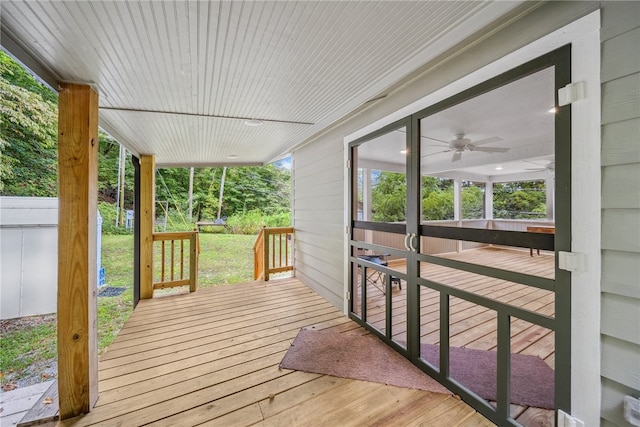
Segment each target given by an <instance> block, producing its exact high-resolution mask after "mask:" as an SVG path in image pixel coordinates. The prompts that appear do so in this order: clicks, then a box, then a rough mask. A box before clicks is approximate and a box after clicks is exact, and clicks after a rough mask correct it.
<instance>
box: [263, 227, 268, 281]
mask: <svg viewBox="0 0 640 427" xmlns="http://www.w3.org/2000/svg"><path fill="white" fill-rule="evenodd" d="M263 230H264V236H263V240H262V241H263V251H262V252H263V256H264V258H263V259H262V271H263V272H264V274H263V276H264V281H265V282H268V281H269V230H268V229H267V228H264V229H263Z"/></svg>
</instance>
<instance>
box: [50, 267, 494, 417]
mask: <svg viewBox="0 0 640 427" xmlns="http://www.w3.org/2000/svg"><path fill="white" fill-rule="evenodd" d="M302 327H309V328H314V329H326V328H334V329H335V330H336V331H338V332H345V331H353V330H354V329H356V330H357V329H358V328H359V326H358V325H357V324H355V323H354V322H352V321H351V320H349V319H348V318H347V317H345V316H344V315H342V314H341V313H340V312H339V311H338V310H336V309H335V308H333V307H332V306H331V305H330V304H329V303H328V302H326V301H325V300H324V299H322V298H321V297H320V296H318V295H317V294H315V293H314V292H312V291H310V290H309V289H308V288H306V287H305V286H304V285H302V284H301V283H300V282H299V281H297V280H295V279H285V280H278V281H272V282H268V283H266V284H265V283H262V282H258V283H248V284H241V285H236V286H228V287H224V288H222V287H221V288H207V289H201V290H199V291H198V292H195V293H193V294H180V295H175V296H171V297H161V298H155V299H152V300H145V301H142V302H141V304H140V305H139V306H138V307H137V308H136V310H134V313H133V314H132V316H131V318H130V319H129V321H128V322H127V324H126V325H125V328H123V331H122V335H120V336H118V338H117V339H116V340H115V342H114V344H113V345H112V346H111V347H110V348H109V349H108V350H107V351H106V352H105V354H104V355H103V356H102V358H101V361H100V372H99V373H100V383H99V386H100V387H99V388H100V398H99V400H98V403H97V405H96V407H95V408H94V409H93V410H92V412H91V413H89V414H87V415H85V416H81V417H77V418H73V419H70V420H65V421H60V422H58V425H59V426H85V425H127V426H136V425H142V424H152V425H154V424H155V425H162V426H167V425H185V426H186V425H198V424H203V425H212V426H213V425H219V426H236V425H238V426H240V425H254V424H256V423H259V424H263V425H283V424H282V421H283V420H291V419H294V420H299V421H300V422H299V423H298V424H297V425H318V424H325V425H326V423H327V422H329V421H328V420H333V422H338V421H340V422H339V424H340V425H373V424H375V423H376V422H378V421H380V420H388V421H393V420H400V419H402V420H407V421H411V422H413V423H416V424H420V423H423V424H424V425H437V424H433V423H431V422H430V420H431V417H432V415H433V416H434V417H436V416H437V417H441V418H442V417H445V415H443V413H442V412H443V411H445V409H444V408H445V407H443V406H442V403H443V402H450V403H451V404H452V406H451V407H449V406H446V408H447V409H446V410H450V411H451V414H449V415H448V418H447V419H451V420H452V422H454V421H455V420H457V421H455V422H454V424H451V425H455V424H456V422H459V423H462V422H464V421H465V420H468V419H469V414H472V416H473V415H475V416H477V417H479V418H478V419H479V420H484V423H485V424H484V425H491V423H489V422H488V421H487V420H485V419H484V417H481V416H480V415H477V414H476V412H475V411H473V409H471V408H470V407H468V406H467V405H466V404H465V403H464V402H462V401H460V400H458V399H455V398H452V397H451V396H447V395H439V394H434V393H429V392H424V391H419V390H408V389H399V388H396V387H392V386H387V385H384V384H377V383H369V382H364V381H357V380H351V379H344V378H334V377H329V376H325V375H318V374H309V373H304V372H297V371H289V370H284V369H279V367H278V365H279V363H280V361H281V360H282V357H283V356H284V354H285V353H286V350H287V349H288V348H289V346H290V345H291V342H292V340H293V338H294V337H295V336H296V334H297V333H298V331H299V329H300V328H302ZM360 330H361V331H362V333H363V334H364V333H366V331H365V330H363V329H360ZM454 403H455V406H454V405H453V404H454ZM436 407H437V408H441V409H442V411H435V413H433V414H432V413H431V412H430V411H428V409H429V408H436ZM311 408H313V410H311ZM310 411H311V412H310ZM327 416H328V417H329V418H327ZM343 420H349V422H348V423H345V422H342V421H343ZM379 425H390V424H389V423H382V424H379Z"/></svg>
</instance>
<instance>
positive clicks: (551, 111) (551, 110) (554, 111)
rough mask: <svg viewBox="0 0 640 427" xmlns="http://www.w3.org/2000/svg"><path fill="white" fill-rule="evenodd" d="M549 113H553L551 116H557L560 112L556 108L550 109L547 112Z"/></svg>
mask: <svg viewBox="0 0 640 427" xmlns="http://www.w3.org/2000/svg"><path fill="white" fill-rule="evenodd" d="M547 112H549V113H551V114H555V113H557V112H558V109H557V108H556V107H553V108H549V109H548V110H547Z"/></svg>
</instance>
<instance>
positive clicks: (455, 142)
mask: <svg viewBox="0 0 640 427" xmlns="http://www.w3.org/2000/svg"><path fill="white" fill-rule="evenodd" d="M426 138H428V139H431V140H433V141H437V142H442V143H443V144H448V145H449V149H448V150H445V151H443V153H446V152H449V151H453V157H452V158H451V161H452V162H457V161H458V160H461V159H462V152H463V151H482V152H484V153H506V152H507V151H509V148H507V147H483V146H482V145H483V144H489V143H491V142H497V141H502V138H500V137H499V136H492V137H490V138H485V139H481V140H479V141H475V142H474V143H472V142H471V140H470V139H469V138H465V137H464V133H459V134H457V135H456V139H452V140H451V141H449V142H447V141H442V140H440V139H436V138H431V137H429V136H427V137H426Z"/></svg>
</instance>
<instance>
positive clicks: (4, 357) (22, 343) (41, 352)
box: [0, 321, 57, 385]
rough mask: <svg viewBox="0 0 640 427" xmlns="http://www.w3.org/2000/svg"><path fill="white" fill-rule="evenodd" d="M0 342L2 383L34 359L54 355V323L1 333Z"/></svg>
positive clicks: (38, 359) (22, 369)
mask: <svg viewBox="0 0 640 427" xmlns="http://www.w3.org/2000/svg"><path fill="white" fill-rule="evenodd" d="M0 343H1V344H0V349H1V351H0V372H2V376H1V378H0V381H1V382H2V384H3V385H4V384H5V383H6V382H8V381H9V380H10V379H11V378H12V377H14V376H16V375H17V376H19V375H20V374H21V373H22V372H23V371H25V370H26V369H27V368H28V367H29V366H30V365H31V364H33V363H34V362H35V361H40V360H48V359H52V358H55V357H56V352H57V350H56V324H55V322H52V321H49V322H46V323H41V324H36V325H27V326H24V327H21V328H18V329H15V330H12V331H10V332H7V333H3V334H2V338H1V340H0Z"/></svg>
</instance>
